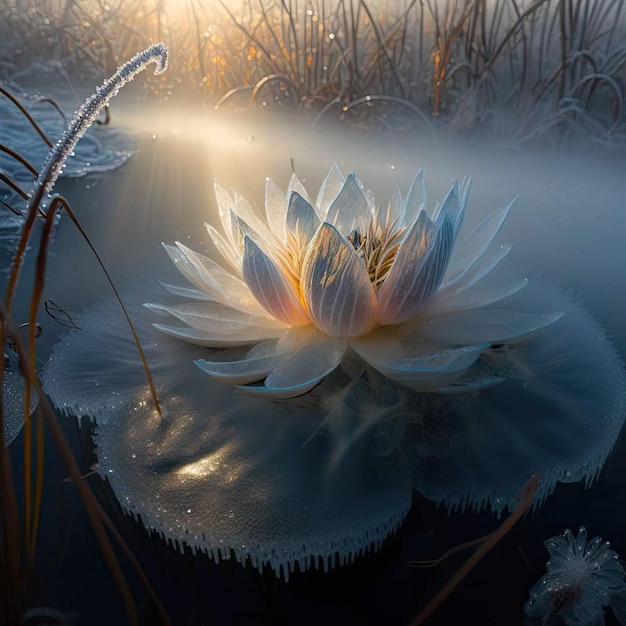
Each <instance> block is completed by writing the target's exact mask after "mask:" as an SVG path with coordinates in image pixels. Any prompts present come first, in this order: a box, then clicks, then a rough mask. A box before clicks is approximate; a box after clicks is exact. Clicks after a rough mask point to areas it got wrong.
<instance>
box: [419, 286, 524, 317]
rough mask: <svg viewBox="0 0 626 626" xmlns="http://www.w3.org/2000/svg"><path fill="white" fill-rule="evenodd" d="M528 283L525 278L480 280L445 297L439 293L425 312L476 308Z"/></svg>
mask: <svg viewBox="0 0 626 626" xmlns="http://www.w3.org/2000/svg"><path fill="white" fill-rule="evenodd" d="M527 284H528V279H527V278H522V279H519V280H518V279H515V280H511V279H509V280H498V281H494V280H488V279H487V280H482V281H480V282H478V283H476V284H475V285H472V286H471V287H468V288H467V289H461V290H458V291H454V292H453V293H451V294H450V295H449V296H447V297H445V298H440V297H439V294H437V296H436V297H435V298H433V300H431V302H430V303H429V304H428V307H427V311H425V313H426V314H427V315H429V316H433V315H439V314H441V313H448V312H451V311H461V310H465V309H477V308H478V307H482V306H487V305H488V304H492V303H493V302H497V301H498V300H503V299H504V298H506V297H508V296H510V295H512V294H514V293H516V292H518V291H519V290H520V289H523V288H524V287H526V285H527Z"/></svg>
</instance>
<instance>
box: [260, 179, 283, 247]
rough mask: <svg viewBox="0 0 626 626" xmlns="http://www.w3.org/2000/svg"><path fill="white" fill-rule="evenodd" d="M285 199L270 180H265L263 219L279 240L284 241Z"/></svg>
mask: <svg viewBox="0 0 626 626" xmlns="http://www.w3.org/2000/svg"><path fill="white" fill-rule="evenodd" d="M286 213H287V199H286V198H285V194H284V193H283V192H282V191H281V190H280V189H279V188H278V187H277V186H276V185H275V184H274V182H273V181H272V180H271V179H270V178H266V179H265V217H266V219H267V223H268V224H269V227H270V228H271V229H272V232H273V233H274V234H275V235H276V236H277V237H278V238H279V239H281V240H283V241H284V239H285V215H286Z"/></svg>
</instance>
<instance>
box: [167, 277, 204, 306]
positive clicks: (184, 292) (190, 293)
mask: <svg viewBox="0 0 626 626" xmlns="http://www.w3.org/2000/svg"><path fill="white" fill-rule="evenodd" d="M159 283H160V285H161V286H162V287H163V288H164V289H166V290H167V291H169V292H170V293H171V294H174V295H175V296H180V297H181V298H187V299H188V300H189V299H190V300H207V301H211V300H212V298H211V297H210V296H208V295H207V294H206V293H203V292H202V291H199V290H198V289H192V288H191V287H179V286H178V285H170V284H169V283H164V282H162V281H159Z"/></svg>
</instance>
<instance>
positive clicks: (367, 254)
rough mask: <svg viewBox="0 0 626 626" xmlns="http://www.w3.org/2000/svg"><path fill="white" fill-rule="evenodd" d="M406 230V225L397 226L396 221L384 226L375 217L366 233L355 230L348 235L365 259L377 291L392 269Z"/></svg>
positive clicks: (358, 252)
mask: <svg viewBox="0 0 626 626" xmlns="http://www.w3.org/2000/svg"><path fill="white" fill-rule="evenodd" d="M405 232H406V226H402V227H401V228H396V227H395V223H392V224H390V223H389V221H387V222H386V223H385V225H384V226H383V225H382V224H381V223H380V222H379V221H378V220H377V219H374V220H372V221H371V222H370V223H369V225H368V227H367V229H366V230H365V232H364V233H361V232H359V231H358V230H353V231H352V232H351V233H350V234H349V235H348V241H349V242H350V243H351V244H352V246H353V247H354V249H355V250H356V253H357V254H358V256H359V257H360V258H361V259H363V263H365V267H366V268H367V273H368V275H369V277H370V280H371V281H372V285H373V286H374V289H375V290H376V291H378V289H380V287H381V285H382V284H383V282H384V280H385V278H386V276H387V274H388V273H389V270H390V269H391V266H392V264H393V261H394V259H395V258H396V254H397V253H398V249H399V248H400V242H401V241H402V236H403V235H404V233H405Z"/></svg>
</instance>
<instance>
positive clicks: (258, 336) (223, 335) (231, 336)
mask: <svg viewBox="0 0 626 626" xmlns="http://www.w3.org/2000/svg"><path fill="white" fill-rule="evenodd" d="M152 326H154V328H156V329H157V330H160V331H161V332H163V333H165V334H166V335H169V336H170V337H175V338H176V339H182V340H183V341H186V342H187V343H193V344H195V345H197V346H206V347H208V348H231V347H233V346H247V345H250V344H253V343H258V342H259V341H263V340H265V339H277V338H278V337H280V336H281V335H282V334H283V332H285V331H284V329H282V328H258V327H254V326H246V327H243V328H239V329H236V330H235V329H231V330H228V331H222V332H217V331H209V330H199V329H197V328H189V327H186V326H168V325H165V324H152Z"/></svg>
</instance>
